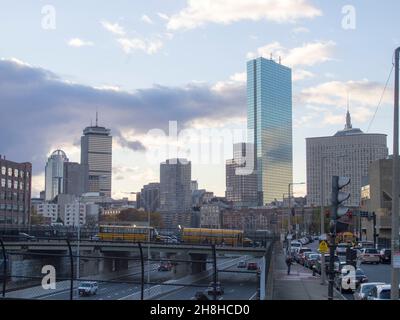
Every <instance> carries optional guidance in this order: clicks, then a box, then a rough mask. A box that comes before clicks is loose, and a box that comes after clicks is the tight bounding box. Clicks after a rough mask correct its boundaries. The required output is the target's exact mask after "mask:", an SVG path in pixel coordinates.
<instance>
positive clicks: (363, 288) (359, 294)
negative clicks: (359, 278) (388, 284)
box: [353, 282, 385, 300]
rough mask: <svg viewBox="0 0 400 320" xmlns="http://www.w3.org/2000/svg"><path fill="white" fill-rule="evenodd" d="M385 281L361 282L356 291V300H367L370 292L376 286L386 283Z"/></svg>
mask: <svg viewBox="0 0 400 320" xmlns="http://www.w3.org/2000/svg"><path fill="white" fill-rule="evenodd" d="M384 284H385V283H383V282H366V283H361V284H360V286H359V287H358V288H357V290H356V291H355V292H354V294H353V296H354V300H367V297H368V294H369V292H370V291H371V290H372V289H373V288H374V287H376V286H381V285H384Z"/></svg>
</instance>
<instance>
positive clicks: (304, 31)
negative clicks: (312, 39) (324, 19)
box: [292, 27, 310, 34]
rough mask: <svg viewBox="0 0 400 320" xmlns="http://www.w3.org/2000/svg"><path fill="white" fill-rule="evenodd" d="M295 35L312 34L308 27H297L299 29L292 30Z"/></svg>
mask: <svg viewBox="0 0 400 320" xmlns="http://www.w3.org/2000/svg"><path fill="white" fill-rule="evenodd" d="M292 32H293V33H295V34H298V33H308V32H310V30H309V29H308V28H306V27H297V28H293V30H292Z"/></svg>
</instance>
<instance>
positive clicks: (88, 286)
mask: <svg viewBox="0 0 400 320" xmlns="http://www.w3.org/2000/svg"><path fill="white" fill-rule="evenodd" d="M98 289H99V287H98V285H97V282H94V281H85V282H82V283H81V284H80V285H79V288H78V292H79V295H80V296H92V295H96V294H97V290H98Z"/></svg>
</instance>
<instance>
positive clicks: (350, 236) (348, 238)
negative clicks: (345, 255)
mask: <svg viewBox="0 0 400 320" xmlns="http://www.w3.org/2000/svg"><path fill="white" fill-rule="evenodd" d="M356 241H357V237H356V236H355V234H354V233H352V232H342V233H338V234H337V235H336V243H337V244H338V243H348V244H351V245H355V243H356Z"/></svg>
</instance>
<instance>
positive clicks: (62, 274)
mask: <svg viewBox="0 0 400 320" xmlns="http://www.w3.org/2000/svg"><path fill="white" fill-rule="evenodd" d="M25 241H26V240H25ZM54 241H56V242H58V244H57V246H56V247H54V245H53V244H54ZM83 242H86V240H84V241H82V243H83ZM93 242H95V243H97V244H98V246H95V247H96V249H95V250H93V251H88V250H87V249H86V251H85V249H84V247H80V243H79V242H77V241H71V240H70V239H60V238H38V239H35V240H32V241H28V242H27V243H28V244H29V245H28V246H21V247H18V246H15V247H13V246H12V245H11V244H15V243H18V241H15V240H12V239H10V238H9V237H7V239H5V240H4V239H2V237H0V250H1V252H0V281H1V287H0V290H1V292H0V297H2V298H12V299H56V300H77V299H82V297H81V296H80V294H79V292H80V290H79V287H80V285H81V284H83V283H97V292H96V293H97V295H93V296H90V297H88V299H96V298H97V297H98V296H99V297H100V298H99V299H108V300H109V299H112V300H114V299H138V300H144V299H153V298H155V297H157V296H159V295H163V294H166V293H167V292H172V291H174V290H179V289H182V288H193V289H194V290H197V291H202V292H205V294H204V295H203V296H199V297H198V298H199V299H201V298H204V297H207V298H208V299H214V300H215V299H218V295H219V293H220V292H219V291H220V288H221V287H223V281H222V282H221V281H220V277H219V275H220V274H221V273H224V272H226V273H229V272H232V271H234V272H235V273H253V274H254V277H255V279H256V277H257V273H258V272H259V271H258V270H254V271H247V270H242V269H237V268H236V266H237V264H238V262H240V261H243V260H244V259H245V258H243V257H237V256H236V257H232V256H230V257H226V256H225V257H224V256H223V255H224V253H223V252H222V251H223V250H224V249H225V248H224V247H222V246H217V245H215V244H209V245H205V244H203V245H202V246H203V247H204V248H205V249H206V248H208V249H209V250H207V251H208V253H209V254H208V255H206V254H204V255H202V254H199V255H194V256H192V257H191V256H189V255H182V256H179V255H174V256H163V255H162V254H161V253H160V252H154V251H151V250H150V251H148V250H149V247H151V246H150V245H151V244H154V243H132V244H135V245H134V246H132V248H134V250H130V253H125V252H117V251H116V252H107V253H106V252H102V251H101V245H102V244H104V243H110V242H103V241H102V242H100V241H93ZM272 242H273V241H271V242H268V243H266V245H265V248H263V249H264V250H265V255H266V256H268V252H269V248H270V247H271V245H272ZM24 244H26V242H24ZM124 244H125V245H126V242H124ZM128 244H129V243H128ZM177 246H179V244H178V245H177ZM7 248H8V249H7ZM13 248H14V249H13ZM46 248H47V250H46ZM260 249H261V248H260ZM225 251H226V250H225ZM148 252H150V255H149V254H148ZM190 266H192V267H193V266H196V268H197V269H198V274H196V275H195V276H191V275H189V276H186V277H183V278H179V276H178V275H179V274H180V273H181V272H182V275H184V274H186V273H187V271H188V269H189V267H190ZM182 270H183V271H182ZM267 270H268V269H267ZM149 275H150V276H149ZM171 277H172V278H174V279H173V280H171ZM208 278H210V279H209V281H210V283H211V285H212V286H211V287H210V286H209V285H208V284H207V283H205V282H204V280H205V279H208ZM199 281H200V282H199ZM220 282H221V283H220ZM91 293H94V291H93V292H91ZM207 293H210V295H208V296H207ZM204 299H205V298H204Z"/></svg>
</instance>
